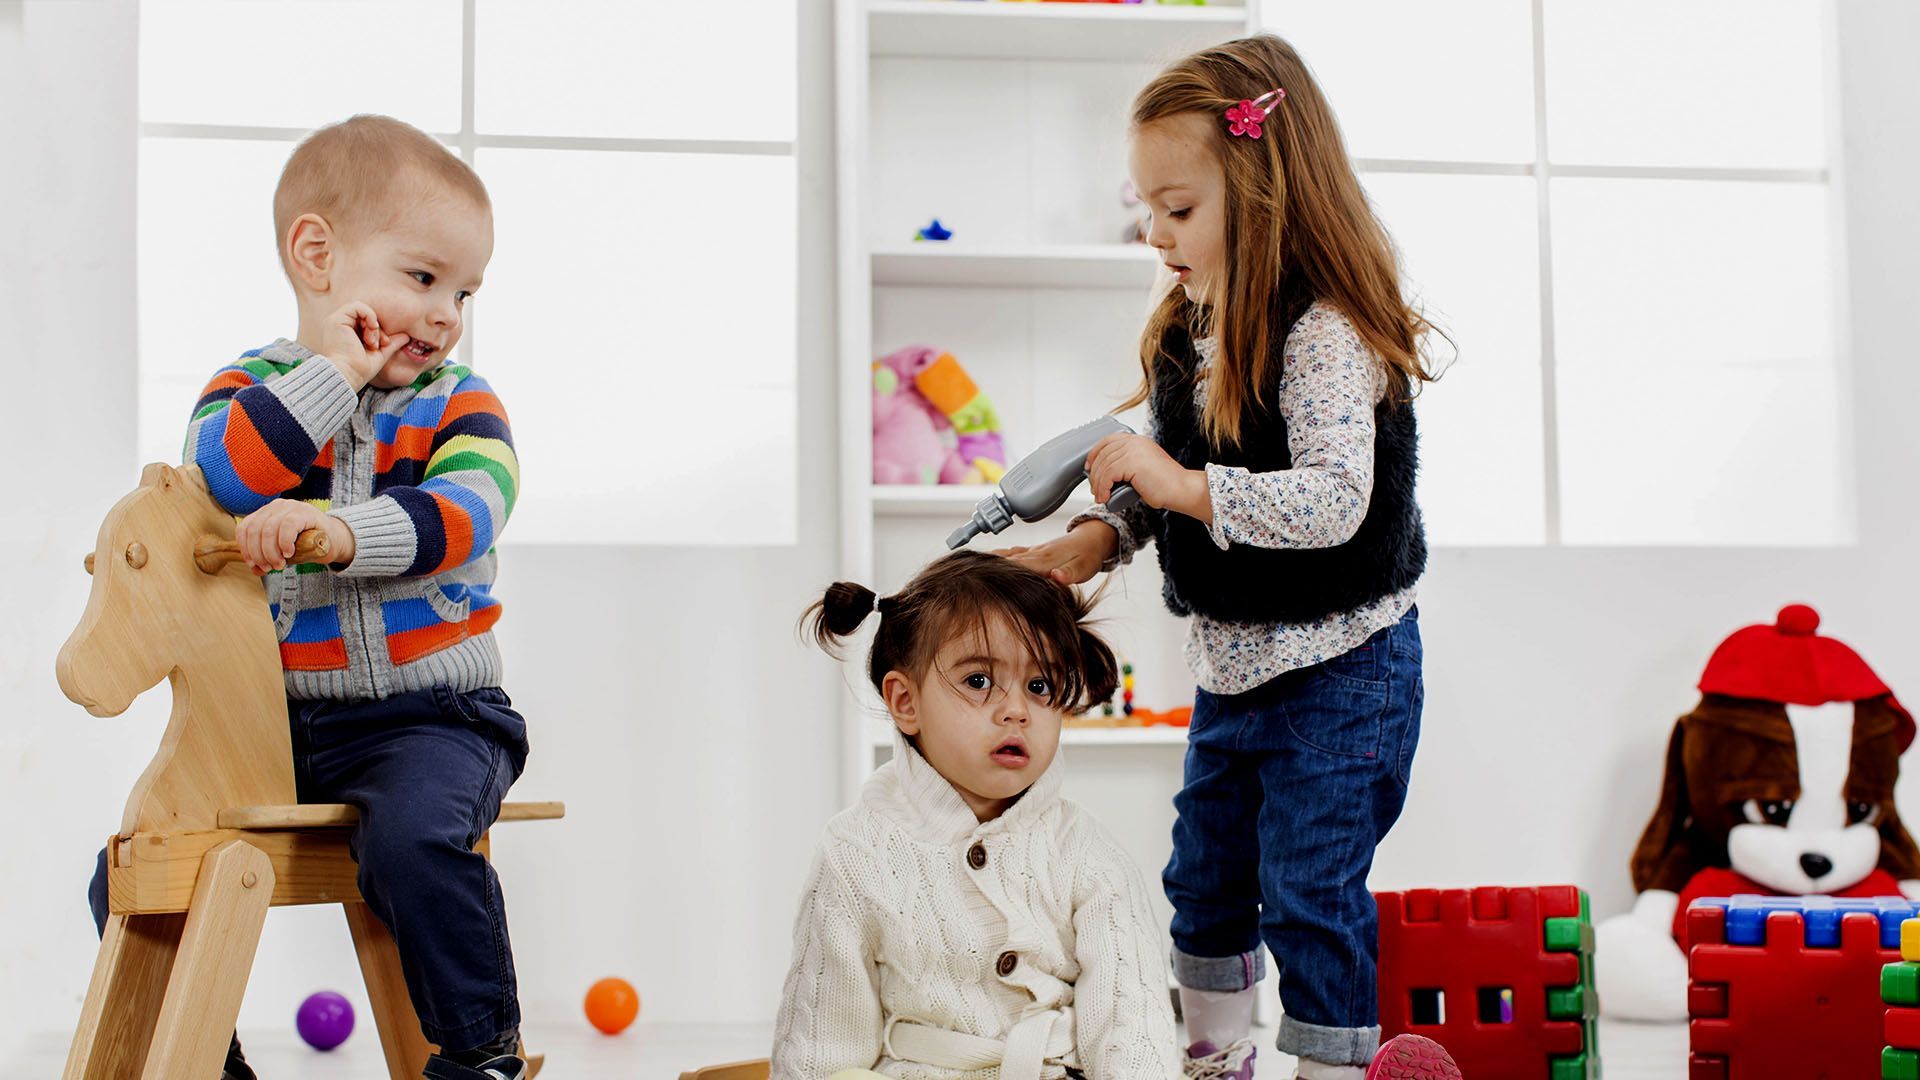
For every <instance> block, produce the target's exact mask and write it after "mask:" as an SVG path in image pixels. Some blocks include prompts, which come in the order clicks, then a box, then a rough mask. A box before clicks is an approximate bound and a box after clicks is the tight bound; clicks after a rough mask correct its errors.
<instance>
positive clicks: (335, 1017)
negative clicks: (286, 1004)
mask: <svg viewBox="0 0 1920 1080" xmlns="http://www.w3.org/2000/svg"><path fill="white" fill-rule="evenodd" d="M293 1029H294V1030H295V1031H298V1032H299V1033H300V1038H302V1039H303V1040H305V1041H306V1044H307V1045H308V1046H311V1047H313V1048H314V1049H315V1050H331V1049H333V1048H334V1047H336V1046H339V1045H340V1044H341V1043H343V1042H346V1041H347V1036H349V1035H351V1034H353V1003H352V1002H350V1001H348V1000H347V999H346V998H344V997H342V996H341V995H339V994H336V993H334V992H333V991H331V990H322V991H320V992H319V993H316V994H308V995H307V999H306V1000H305V1001H302V1002H301V1003H300V1011H299V1012H296V1013H294V1014H293Z"/></svg>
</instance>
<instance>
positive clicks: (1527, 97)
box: [1262, 0, 1533, 161]
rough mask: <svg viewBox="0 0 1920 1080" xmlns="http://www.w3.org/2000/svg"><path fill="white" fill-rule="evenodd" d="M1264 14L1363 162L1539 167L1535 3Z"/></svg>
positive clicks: (1418, 4)
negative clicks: (1535, 118) (1393, 160)
mask: <svg viewBox="0 0 1920 1080" xmlns="http://www.w3.org/2000/svg"><path fill="white" fill-rule="evenodd" d="M1262 13H1263V14H1262V19H1263V21H1264V22H1265V24H1266V28H1267V29H1269V30H1272V31H1273V32H1274V33H1277V34H1279V35H1280V36H1282V37H1284V38H1286V39H1287V40H1288V41H1290V42H1292V43H1293V45H1294V46H1295V47H1296V48H1298V49H1299V50H1300V56H1301V58H1302V59H1304V60H1305V61H1306V62H1307V66H1308V67H1309V68H1311V69H1312V70H1313V74H1314V77H1315V78H1316V79H1317V80H1319V82H1320V85H1321V89H1322V90H1323V91H1324V92H1325V94H1326V96H1327V100H1328V101H1330V102H1332V103H1333V106H1334V108H1335V109H1336V110H1337V111H1338V112H1339V114H1340V126H1341V128H1342V130H1343V132H1344V133H1345V135H1346V138H1347V149H1348V151H1349V152H1351V153H1352V154H1353V155H1354V156H1355V157H1363V158H1369V157H1371V158H1415V159H1421V160H1435V161H1532V160H1533V17H1532V14H1531V12H1530V10H1529V7H1528V3H1527V0H1479V2H1476V3H1472V4H1436V3H1433V2H1432V0H1310V2H1290V3H1278V4H1269V5H1265V6H1264V7H1263V9H1262ZM1383 28H1385V31H1386V32H1382V31H1383Z"/></svg>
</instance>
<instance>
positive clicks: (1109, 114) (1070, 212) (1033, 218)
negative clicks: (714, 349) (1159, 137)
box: [836, 0, 1257, 827]
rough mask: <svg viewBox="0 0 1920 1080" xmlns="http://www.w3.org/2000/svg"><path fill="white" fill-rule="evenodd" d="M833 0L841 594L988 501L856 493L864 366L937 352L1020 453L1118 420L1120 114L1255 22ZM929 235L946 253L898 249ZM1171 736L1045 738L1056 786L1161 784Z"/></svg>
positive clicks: (869, 706) (866, 730)
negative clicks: (935, 226) (1193, 55)
mask: <svg viewBox="0 0 1920 1080" xmlns="http://www.w3.org/2000/svg"><path fill="white" fill-rule="evenodd" d="M836 2H837V5H838V7H837V13H836V16H837V20H838V22H837V47H838V59H837V65H838V71H837V74H838V127H839V147H838V154H839V159H838V163H839V170H838V171H839V211H840V228H839V243H840V268H839V274H840V340H841V346H840V355H841V362H842V369H841V370H842V376H841V397H840V416H841V440H842V441H841V447H840V461H841V506H840V512H841V536H842V541H841V559H840V562H841V569H842V576H843V577H845V578H847V579H849V580H853V581H860V582H864V583H867V584H869V585H872V586H873V587H874V588H876V589H878V590H880V591H881V592H883V593H885V592H888V591H891V590H892V589H895V588H898V587H899V586H900V585H901V584H902V583H903V582H904V580H905V578H906V577H907V576H908V575H909V574H911V573H912V572H913V570H915V569H917V568H918V567H919V566H921V565H923V564H924V563H926V562H927V561H928V560H929V559H932V558H933V557H935V556H936V555H938V554H939V553H940V552H941V551H942V550H943V544H942V542H941V541H942V540H943V538H944V537H945V536H946V534H947V533H948V532H949V531H951V530H952V529H953V528H954V527H956V526H957V525H959V524H960V523H961V522H962V521H964V520H965V519H966V517H967V515H968V514H969V513H970V512H971V510H972V507H973V505H974V504H975V503H976V502H978V501H979V499H980V498H981V496H983V495H984V494H986V491H987V489H985V488H980V487H971V486H953V487H940V486H931V487H902V486H879V485H875V484H873V483H872V482H871V477H872V473H873V467H872V447H871V440H870V436H869V431H870V429H871V424H870V423H869V418H870V417H871V408H872V404H871V400H872V399H871V389H870V387H871V374H870V365H871V363H872V362H873V360H874V359H875V358H876V357H879V356H882V355H884V354H886V353H888V352H890V351H892V350H894V349H898V348H901V347H903V346H906V345H910V344H918V343H925V344H930V345H937V346H939V347H940V348H943V349H947V350H949V351H951V352H953V354H954V355H955V357H956V358H957V359H959V361H960V362H961V364H962V365H963V366H964V367H966V368H967V370H968V372H969V374H971V375H972V376H973V377H974V379H975V381H976V382H978V383H979V384H980V386H981V388H982V390H983V391H985V393H986V394H987V396H988V397H989V398H991V399H992V400H993V402H994V405H995V408H996V411H997V412H998V413H999V415H1000V417H1001V419H1002V423H1003V426H1004V431H1005V438H1006V440H1007V444H1008V451H1009V453H1010V455H1013V456H1016V457H1017V456H1018V455H1019V454H1021V453H1024V452H1025V451H1027V450H1029V449H1031V448H1032V447H1034V446H1035V445H1038V443H1039V442H1041V441H1043V440H1044V439H1045V438H1047V437H1049V436H1051V435H1053V434H1055V433H1057V432H1059V431H1062V430H1065V429H1066V428H1067V427H1070V426H1072V425H1074V424H1077V423H1080V422H1082V421H1084V420H1086V419H1089V418H1091V417H1093V416H1095V415H1098V414H1099V413H1102V412H1106V411H1109V410H1111V409H1112V408H1113V407H1114V406H1115V405H1117V404H1118V403H1119V401H1120V400H1121V399H1123V398H1124V397H1125V396H1126V393H1127V392H1128V391H1129V390H1130V389H1131V388H1132V386H1133V385H1134V384H1135V383H1137V381H1138V379H1139V376H1140V369H1139V362H1138V359H1137V339H1138V333H1139V329H1140V325H1141V320H1142V319H1143V318H1144V315H1145V312H1146V307H1147V303H1148V301H1149V298H1150V293H1151V290H1152V286H1153V282H1154V278H1155V273H1156V271H1157V269H1158V262H1157V260H1156V259H1155V257H1154V255H1153V253H1152V251H1151V250H1150V249H1148V248H1147V247H1146V246H1145V245H1140V244H1128V243H1121V242H1119V241H1120V239H1121V237H1122V236H1123V235H1124V233H1125V231H1126V228H1127V226H1128V224H1129V223H1130V221H1131V217H1130V214H1129V212H1128V211H1127V210H1126V209H1125V208H1124V207H1123V206H1122V205H1121V202H1120V198H1119V190H1120V187H1121V184H1122V182H1123V181H1124V179H1125V127H1126V114H1127V108H1128V107H1129V105H1130V103H1131V100H1132V97H1133V94H1134V93H1135V92H1136V91H1137V90H1138V89H1139V88H1140V87H1141V86H1142V85H1144V84H1145V83H1146V81H1147V80H1148V79H1150V78H1151V77H1152V76H1153V74H1154V73H1155V72H1156V71H1157V70H1158V69H1159V68H1160V66H1161V65H1163V64H1164V63H1165V62H1166V61H1168V60H1171V59H1173V58H1175V57H1178V56H1180V55H1182V54H1184V53H1187V52H1191V51H1193V50H1195V49H1199V48H1204V47H1206V46H1208V45H1211V44H1216V43H1218V42H1222V41H1227V40H1230V39H1232V38H1236V37H1240V36H1243V35H1244V34H1246V33H1247V32H1249V28H1250V27H1252V26H1254V25H1257V20H1256V13H1255V12H1254V11H1253V10H1252V9H1251V8H1250V7H1246V6H1239V5H1233V6H1201V7H1194V6H1184V5H1158V4H1152V3H1147V4H1083V3H1046V2H1040V3H1009V2H995V0H836ZM934 218H939V219H940V220H941V221H942V222H943V223H944V224H946V225H947V226H948V227H949V228H951V229H952V230H953V233H954V235H953V238H952V239H951V240H948V241H938V242H936V241H925V242H916V241H914V240H913V239H912V238H913V236H914V234H915V231H916V230H917V229H918V228H920V227H921V226H924V225H925V224H927V222H928V221H930V220H932V219H934ZM1090 503H1091V498H1090V496H1088V495H1087V494H1086V492H1085V489H1084V488H1083V489H1082V491H1081V492H1079V493H1077V495H1076V497H1075V498H1073V499H1072V500H1070V501H1069V502H1068V504H1067V506H1066V507H1064V508H1063V510H1062V512H1061V514H1060V515H1059V516H1057V518H1056V520H1054V521H1052V522H1049V523H1042V524H1041V525H1036V526H1016V528H1015V529H1013V530H1009V532H1008V533H1006V534H1004V536H1003V537H1000V538H996V539H994V540H992V541H991V542H993V543H996V544H1012V543H1031V542H1034V541H1036V540H1038V539H1042V538H1044V537H1046V536H1050V535H1054V534H1056V533H1057V532H1058V530H1059V528H1060V527H1061V525H1063V524H1064V521H1065V516H1066V515H1067V514H1070V513H1071V512H1073V511H1076V510H1079V509H1083V508H1085V507H1086V506H1088V505H1089V504H1090ZM985 542H987V541H986V540H984V539H983V540H977V541H975V543H976V544H977V545H978V544H983V543H985ZM1151 562H1152V560H1151V559H1145V560H1142V563H1144V564H1151ZM1123 578H1124V580H1122V581H1118V582H1115V583H1114V585H1115V586H1116V587H1115V588H1111V589H1110V590H1109V591H1110V592H1112V593H1113V594H1115V595H1114V597H1113V598H1112V599H1110V600H1109V601H1107V602H1105V603H1103V607H1102V614H1103V615H1104V616H1105V617H1106V618H1107V619H1108V620H1109V621H1108V624H1107V630H1108V633H1109V637H1110V639H1111V640H1113V641H1114V643H1115V645H1116V648H1117V649H1118V651H1119V652H1120V653H1121V654H1122V656H1123V657H1124V658H1125V659H1127V660H1128V661H1130V662H1132V663H1133V664H1134V665H1135V668H1136V673H1137V676H1138V679H1139V684H1138V695H1139V703H1140V704H1142V705H1145V706H1148V707H1154V708H1163V707H1168V706H1176V705H1182V704H1187V703H1189V702H1190V701H1191V700H1192V696H1191V695H1192V683H1191V680H1190V678H1189V677H1188V676H1187V674H1186V671H1185V669H1184V665H1183V664H1182V663H1181V657H1180V640H1181V634H1182V633H1183V630H1182V627H1181V626H1180V624H1179V623H1178V622H1176V621H1175V620H1174V619H1173V618H1172V617H1171V616H1169V615H1167V614H1166V613H1165V611H1164V610H1163V609H1162V608H1161V606H1160V603H1159V579H1158V577H1157V573H1156V571H1155V570H1154V568H1153V567H1152V566H1151V565H1144V566H1142V567H1139V568H1130V569H1129V570H1128V571H1127V572H1126V574H1125V575H1123ZM865 648H866V642H864V641H862V642H860V643H858V644H856V645H855V646H854V647H852V648H850V650H849V657H850V662H849V665H848V672H847V673H848V678H847V680H846V682H847V684H848V685H849V686H852V687H855V688H856V690H857V691H858V692H859V693H862V694H865V693H867V686H866V679H865V675H864V665H863V660H864V654H865ZM881 715H882V714H881V713H880V711H879V706H878V701H877V700H876V699H873V698H871V697H868V698H867V699H866V700H863V701H862V702H860V703H857V704H856V705H854V706H853V707H851V708H849V709H847V710H846V712H845V717H844V721H843V725H842V727H843V731H842V733H841V734H842V746H843V748H844V753H845V759H844V760H845V762H846V765H845V769H844V772H843V781H844V788H845V790H846V793H847V796H848V797H849V798H851V797H852V796H853V795H854V794H855V793H856V792H857V790H858V787H859V783H860V781H861V780H862V779H863V778H864V777H865V776H866V774H867V773H868V772H870V771H871V770H872V768H873V766H874V765H875V764H877V763H878V762H879V761H880V760H883V758H884V755H885V753H886V752H887V750H888V748H889V747H891V745H892V739H891V733H890V731H889V730H888V729H887V727H886V725H885V724H884V722H883V721H882V720H881V719H880V716H881ZM1185 734H1186V733H1185V729H1180V728H1166V727H1153V728H1074V729H1069V731H1068V732H1067V734H1066V735H1065V736H1064V737H1063V742H1064V743H1065V744H1066V745H1067V746H1068V747H1070V748H1072V751H1073V752H1075V753H1076V754H1077V756H1076V758H1075V765H1074V776H1075V777H1076V778H1078V777H1081V776H1086V777H1088V778H1089V782H1097V781H1098V780H1099V779H1100V776H1099V774H1100V773H1101V772H1102V770H1104V769H1108V768H1112V769H1124V768H1125V767H1128V765H1131V766H1132V767H1138V768H1152V769H1156V770H1162V771H1164V770H1165V769H1166V768H1168V767H1169V766H1170V767H1171V768H1172V769H1173V770H1174V775H1175V777H1176V778H1177V769H1178V761H1179V757H1178V754H1177V750H1176V749H1175V748H1177V747H1179V746H1182V745H1184V743H1185ZM1083 750H1084V751H1085V752H1084V753H1083V752H1081V751H1083ZM1142 754H1144V755H1146V757H1145V758H1142V757H1141V756H1140V755H1142ZM1110 763H1114V764H1110ZM1155 812H1156V813H1157V812H1158V810H1157V809H1156V811H1155ZM1155 820H1156V821H1157V819H1155ZM1156 827H1157V826H1156Z"/></svg>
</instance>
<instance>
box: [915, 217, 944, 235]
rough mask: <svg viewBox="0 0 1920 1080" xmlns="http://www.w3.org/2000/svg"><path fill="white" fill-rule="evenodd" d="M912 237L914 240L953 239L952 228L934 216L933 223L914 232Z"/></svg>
mask: <svg viewBox="0 0 1920 1080" xmlns="http://www.w3.org/2000/svg"><path fill="white" fill-rule="evenodd" d="M913 238H914V239H915V240H951V239H953V230H952V229H949V228H947V227H946V226H945V225H942V224H940V219H939V218H934V219H933V224H931V225H929V226H927V227H926V228H924V229H921V230H919V231H917V232H915V233H914V234H913Z"/></svg>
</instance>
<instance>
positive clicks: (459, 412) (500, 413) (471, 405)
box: [440, 390, 507, 427]
mask: <svg viewBox="0 0 1920 1080" xmlns="http://www.w3.org/2000/svg"><path fill="white" fill-rule="evenodd" d="M474 413H490V414H492V415H494V416H497V417H499V418H500V419H502V420H505V419H506V418H507V410H506V407H505V406H503V405H501V404H500V399H499V398H497V397H494V396H493V395H492V394H489V393H487V392H485V391H483V390H462V391H460V392H459V393H457V394H455V395H453V396H452V397H450V398H448V399H447V407H446V409H445V410H444V411H442V412H441V414H440V426H441V427H446V426H447V425H448V424H451V423H453V422H454V421H455V420H458V419H460V418H461V417H463V416H472V415H473V414H474Z"/></svg>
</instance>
